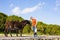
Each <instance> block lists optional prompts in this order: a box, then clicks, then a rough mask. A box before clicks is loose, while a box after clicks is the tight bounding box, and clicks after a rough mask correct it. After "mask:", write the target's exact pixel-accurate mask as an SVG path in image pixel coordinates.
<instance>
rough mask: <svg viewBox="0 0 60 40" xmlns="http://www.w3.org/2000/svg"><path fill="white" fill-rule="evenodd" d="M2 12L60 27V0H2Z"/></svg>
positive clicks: (0, 10)
mask: <svg viewBox="0 0 60 40" xmlns="http://www.w3.org/2000/svg"><path fill="white" fill-rule="evenodd" d="M0 12H3V13H5V14H7V15H9V16H11V15H16V16H21V17H22V18H24V19H26V20H30V17H31V16H32V17H34V18H36V19H37V21H42V22H44V23H47V24H57V25H60V0H0Z"/></svg>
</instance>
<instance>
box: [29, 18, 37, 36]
mask: <svg viewBox="0 0 60 40" xmlns="http://www.w3.org/2000/svg"><path fill="white" fill-rule="evenodd" d="M30 19H31V22H32V28H33V31H34V37H36V36H37V28H36V19H35V18H33V17H30Z"/></svg>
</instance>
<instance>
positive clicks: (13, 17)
mask: <svg viewBox="0 0 60 40" xmlns="http://www.w3.org/2000/svg"><path fill="white" fill-rule="evenodd" d="M22 20H24V19H23V18H22V17H18V16H15V15H12V16H8V18H7V19H6V21H19V22H21V21H22Z"/></svg>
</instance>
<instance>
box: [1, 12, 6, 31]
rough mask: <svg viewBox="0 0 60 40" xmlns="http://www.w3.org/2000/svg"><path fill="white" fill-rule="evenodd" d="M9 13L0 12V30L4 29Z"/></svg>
mask: <svg viewBox="0 0 60 40" xmlns="http://www.w3.org/2000/svg"><path fill="white" fill-rule="evenodd" d="M6 18H7V15H6V14H4V13H2V12H0V31H3V30H4V27H5V22H6Z"/></svg>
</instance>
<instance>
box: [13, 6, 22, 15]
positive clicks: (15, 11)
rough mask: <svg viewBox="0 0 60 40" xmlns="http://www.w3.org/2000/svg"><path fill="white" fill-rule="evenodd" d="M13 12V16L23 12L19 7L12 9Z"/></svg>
mask: <svg viewBox="0 0 60 40" xmlns="http://www.w3.org/2000/svg"><path fill="white" fill-rule="evenodd" d="M12 12H13V14H15V15H18V14H19V13H20V12H21V10H20V8H19V7H15V8H13V9H12Z"/></svg>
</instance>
